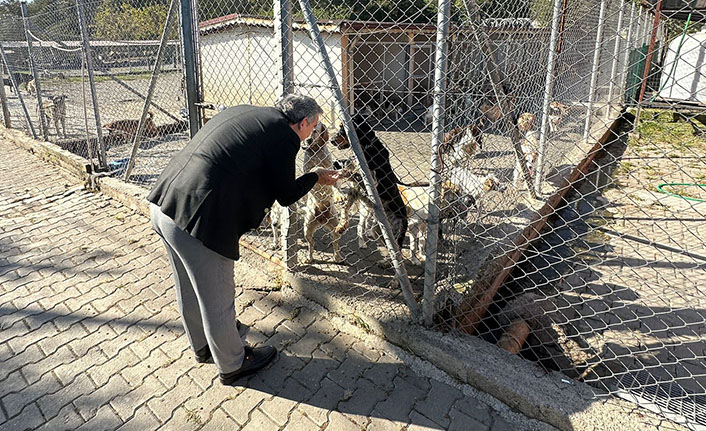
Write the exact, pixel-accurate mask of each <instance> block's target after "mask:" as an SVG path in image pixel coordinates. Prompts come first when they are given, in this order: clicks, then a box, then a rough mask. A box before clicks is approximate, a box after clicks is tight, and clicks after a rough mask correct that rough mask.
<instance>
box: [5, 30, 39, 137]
mask: <svg viewBox="0 0 706 431" xmlns="http://www.w3.org/2000/svg"><path fill="white" fill-rule="evenodd" d="M0 56H2V62H3V63H5V68H6V69H7V75H8V76H9V77H10V83H11V84H12V87H13V88H14V89H15V93H17V98H18V99H20V105H22V111H24V113H25V120H27V127H29V131H30V132H31V133H32V137H33V138H34V139H37V132H36V131H35V130H34V126H33V125H32V119H31V118H29V112H27V106H26V105H25V100H24V98H23V97H22V94H20V87H19V86H18V85H17V81H15V76H14V75H13V74H12V68H11V67H10V62H9V61H8V60H7V56H6V55H5V49H4V48H3V47H2V43H0ZM3 85H4V84H3Z"/></svg>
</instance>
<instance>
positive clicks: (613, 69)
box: [605, 0, 625, 121]
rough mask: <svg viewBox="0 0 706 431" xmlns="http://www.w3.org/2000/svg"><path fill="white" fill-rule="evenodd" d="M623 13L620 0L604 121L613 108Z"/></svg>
mask: <svg viewBox="0 0 706 431" xmlns="http://www.w3.org/2000/svg"><path fill="white" fill-rule="evenodd" d="M624 15H625V0H620V12H618V25H617V29H616V32H615V45H614V46H613V62H612V64H611V66H610V83H609V84H608V109H606V113H605V119H606V121H607V120H608V118H609V117H610V113H611V112H612V110H613V90H614V89H615V80H616V75H617V73H618V57H620V41H621V39H622V36H621V30H622V28H623V16H624Z"/></svg>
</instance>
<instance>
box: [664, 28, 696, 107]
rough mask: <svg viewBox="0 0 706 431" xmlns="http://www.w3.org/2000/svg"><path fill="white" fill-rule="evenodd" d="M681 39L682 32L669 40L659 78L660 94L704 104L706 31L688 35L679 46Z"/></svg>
mask: <svg viewBox="0 0 706 431" xmlns="http://www.w3.org/2000/svg"><path fill="white" fill-rule="evenodd" d="M680 41H681V35H679V36H677V37H676V38H675V39H674V40H672V41H671V42H670V43H669V48H668V50H667V57H666V59H665V62H664V67H663V69H662V78H661V79H660V88H661V90H660V92H659V97H661V98H668V99H679V100H690V101H692V102H700V103H703V104H706V68H705V67H704V63H706V31H705V30H702V31H700V32H698V33H692V34H687V35H686V36H685V37H684V41H683V43H682V44H681V49H679V42H680ZM677 51H679V57H678V58H677ZM675 61H676V67H674V64H675ZM672 69H673V70H672ZM670 73H671V75H670Z"/></svg>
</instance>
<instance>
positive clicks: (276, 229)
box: [266, 201, 284, 250]
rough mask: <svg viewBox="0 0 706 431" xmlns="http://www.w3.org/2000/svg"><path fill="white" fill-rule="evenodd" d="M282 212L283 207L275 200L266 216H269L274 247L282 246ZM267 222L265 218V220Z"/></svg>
mask: <svg viewBox="0 0 706 431" xmlns="http://www.w3.org/2000/svg"><path fill="white" fill-rule="evenodd" d="M283 214H284V208H283V207H282V206H281V205H280V204H278V203H277V201H275V202H274V203H273V204H272V207H271V208H270V210H269V212H268V213H267V217H266V218H269V225H270V228H271V229H272V246H273V247H274V248H275V250H276V249H278V248H280V247H282V243H281V241H280V240H281V238H282V236H281V232H282V216H283ZM266 222H267V220H266Z"/></svg>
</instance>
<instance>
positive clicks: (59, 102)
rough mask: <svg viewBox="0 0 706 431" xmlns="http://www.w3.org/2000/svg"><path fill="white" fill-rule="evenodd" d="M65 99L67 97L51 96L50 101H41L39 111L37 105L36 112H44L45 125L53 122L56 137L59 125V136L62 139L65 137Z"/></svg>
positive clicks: (63, 95)
mask: <svg viewBox="0 0 706 431" xmlns="http://www.w3.org/2000/svg"><path fill="white" fill-rule="evenodd" d="M66 99H67V96H66V95H65V94H59V95H57V96H52V97H51V98H50V99H44V100H42V105H41V110H40V106H39V105H37V112H41V111H44V116H45V118H46V121H47V124H48V123H50V122H51V121H53V122H54V129H55V130H56V134H57V135H59V123H61V132H62V133H61V135H62V136H63V137H64V138H65V137H66Z"/></svg>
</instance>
